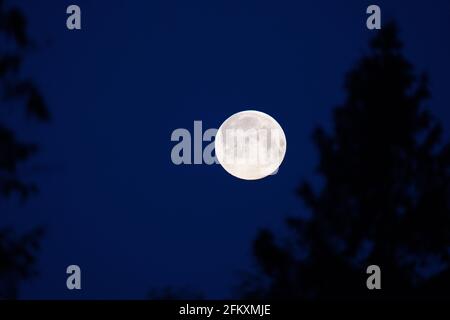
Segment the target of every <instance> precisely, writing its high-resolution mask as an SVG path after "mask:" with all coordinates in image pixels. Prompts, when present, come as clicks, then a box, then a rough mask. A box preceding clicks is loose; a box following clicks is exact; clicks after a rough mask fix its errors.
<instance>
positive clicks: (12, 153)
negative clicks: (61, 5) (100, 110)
mask: <svg viewBox="0 0 450 320" xmlns="http://www.w3.org/2000/svg"><path fill="white" fill-rule="evenodd" d="M0 41H1V42H2V49H1V51H0V111H1V116H2V119H0V201H1V200H2V199H6V198H8V197H10V196H11V195H13V194H18V195H19V196H20V197H21V198H22V199H23V200H26V199H27V198H28V197H29V196H30V195H31V194H32V193H34V192H36V191H37V187H36V185H34V184H33V183H30V182H28V181H26V178H25V177H24V176H23V175H22V174H21V170H19V168H20V167H21V166H23V164H24V163H27V162H28V161H29V160H30V159H31V158H32V157H33V156H34V155H35V154H36V152H37V151H38V147H37V145H36V144H34V143H28V142H22V141H20V140H19V139H18V138H17V132H16V131H14V130H13V129H12V128H11V127H10V126H8V124H7V121H5V120H6V117H7V116H8V114H10V113H19V112H20V111H21V110H17V108H18V107H20V106H22V107H23V108H24V109H25V110H24V111H25V114H26V115H27V116H29V117H30V118H33V119H35V120H37V121H39V122H45V121H47V120H49V113H48V110H47V107H46V105H45V103H44V99H43V98H42V96H41V94H40V92H39V90H38V88H37V87H36V85H35V84H34V82H33V81H32V80H30V79H24V78H22V76H21V74H20V68H21V65H22V60H23V57H24V55H25V54H27V53H28V52H29V51H30V49H31V48H32V47H33V44H32V42H31V41H30V39H29V37H28V35H27V31H26V20H25V17H24V16H23V15H22V13H21V12H20V11H19V10H18V9H16V8H13V7H9V6H7V5H6V4H5V2H4V1H3V0H0ZM0 217H1V212H0ZM42 232H43V230H42V229H41V228H35V229H34V230H32V231H31V232H28V233H26V234H23V235H20V236H18V235H17V234H16V233H15V232H14V230H13V229H12V228H10V227H5V226H3V225H0V299H14V298H16V297H17V294H18V285H19V283H20V281H22V280H24V279H27V278H29V277H31V276H33V274H34V268H33V267H34V262H35V259H36V257H35V253H36V249H37V248H38V246H39V242H40V241H39V240H40V238H41V236H42Z"/></svg>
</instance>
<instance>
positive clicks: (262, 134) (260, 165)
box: [214, 110, 286, 180]
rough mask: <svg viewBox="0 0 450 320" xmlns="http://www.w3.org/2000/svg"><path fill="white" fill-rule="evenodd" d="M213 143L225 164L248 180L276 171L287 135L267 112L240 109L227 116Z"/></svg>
mask: <svg viewBox="0 0 450 320" xmlns="http://www.w3.org/2000/svg"><path fill="white" fill-rule="evenodd" d="M214 143H215V151H216V157H217V160H218V161H219V163H220V164H221V165H222V167H223V168H224V169H225V170H226V171H227V172H228V173H230V174H231V175H233V176H235V177H237V178H240V179H245V180H257V179H262V178H264V177H267V176H269V175H271V174H273V173H275V172H276V171H277V170H278V167H279V166H280V165H281V163H282V162H283V159H284V155H285V153H286V136H285V135H284V131H283V129H282V128H281V126H280V125H279V124H278V122H277V121H276V120H275V119H274V118H272V117H271V116H269V115H268V114H265V113H263V112H260V111H254V110H247V111H241V112H238V113H235V114H233V115H232V116H231V117H229V118H228V119H226V120H225V121H224V122H223V123H222V125H221V126H220V128H219V130H218V131H217V134H216V138H215V142H214Z"/></svg>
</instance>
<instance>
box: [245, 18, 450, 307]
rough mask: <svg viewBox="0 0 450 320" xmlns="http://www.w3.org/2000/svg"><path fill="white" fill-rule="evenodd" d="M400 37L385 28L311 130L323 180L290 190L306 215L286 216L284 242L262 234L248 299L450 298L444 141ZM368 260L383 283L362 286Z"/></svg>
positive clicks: (449, 197)
mask: <svg viewBox="0 0 450 320" xmlns="http://www.w3.org/2000/svg"><path fill="white" fill-rule="evenodd" d="M397 34H398V32H397V28H396V26H395V24H393V23H391V24H389V25H386V26H384V27H383V29H382V30H380V31H378V33H377V35H376V36H375V37H374V38H373V39H372V40H371V43H370V54H368V55H367V56H364V57H363V58H362V59H361V60H360V61H359V62H358V63H357V65H356V66H355V68H354V69H353V70H352V71H351V72H350V73H348V75H347V77H346V81H345V90H346V99H345V102H344V103H343V104H342V105H340V106H338V107H337V108H336V109H335V110H334V115H333V116H334V117H333V120H334V129H333V131H332V133H327V132H326V131H325V130H323V129H322V128H318V129H316V130H315V132H314V134H313V139H314V142H315V145H316V146H317V148H318V151H319V159H320V160H319V164H318V168H317V170H318V173H319V174H320V175H321V176H322V177H323V186H322V187H321V188H320V190H318V191H317V190H314V188H313V186H312V185H311V184H310V183H308V182H304V183H302V184H301V185H300V186H299V188H298V190H297V193H298V195H299V197H300V198H301V199H302V200H303V201H304V203H305V204H306V206H307V207H308V208H309V209H310V210H311V213H312V215H311V217H309V218H295V217H294V218H290V219H288V220H287V224H288V226H289V227H290V229H291V230H292V231H293V235H294V236H293V238H294V240H292V239H288V240H289V241H290V242H291V244H290V245H284V244H280V243H279V241H278V240H277V239H276V237H275V236H274V235H273V233H272V232H270V231H268V230H262V231H261V232H260V233H259V235H258V237H257V238H256V239H255V241H254V243H253V252H254V256H255V260H256V262H257V266H258V268H259V269H260V271H261V272H260V273H258V274H259V276H258V278H257V280H254V279H253V280H252V279H250V278H248V279H247V280H246V281H245V282H246V283H245V284H244V285H243V288H242V290H244V292H245V294H244V295H245V296H247V297H253V298H279V299H302V298H333V299H334V298H363V299H371V298H427V297H430V298H432V297H440V298H443V297H450V281H449V279H450V277H449V274H450V269H449V268H450V266H449V253H450V250H449V248H450V144H448V143H446V144H444V143H442V141H441V133H442V128H441V125H440V124H439V123H438V121H437V120H436V119H434V118H433V117H432V116H431V114H430V112H429V110H428V109H427V106H426V105H425V103H426V101H427V99H428V98H429V90H428V85H427V77H426V76H425V75H421V76H416V75H415V74H414V71H413V67H412V65H411V64H410V63H409V62H408V61H407V60H406V59H405V58H404V56H403V55H402V50H401V49H402V44H401V42H400V40H399V39H398V35H397ZM292 243H293V245H292ZM371 264H375V265H378V266H379V267H380V268H381V287H382V289H381V290H368V289H367V287H366V279H367V277H368V275H367V274H366V268H367V267H368V266H369V265H371ZM263 284H264V285H263Z"/></svg>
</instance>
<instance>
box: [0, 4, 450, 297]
mask: <svg viewBox="0 0 450 320" xmlns="http://www.w3.org/2000/svg"><path fill="white" fill-rule="evenodd" d="M20 3H21V4H20V5H21V8H22V9H23V10H24V13H25V15H26V16H27V17H28V20H29V21H28V22H29V31H30V33H31V35H32V37H33V38H34V39H35V41H36V42H37V43H38V49H37V50H36V51H35V52H33V53H32V54H31V55H30V56H29V57H28V59H27V60H26V63H25V65H24V68H23V73H24V74H26V75H29V76H31V77H32V78H33V79H35V81H36V82H37V84H38V85H39V86H40V88H41V91H42V93H43V95H44V97H45V98H46V101H47V103H48V107H49V109H50V111H51V113H52V122H51V123H50V124H49V125H39V126H38V125H30V124H29V123H25V124H22V125H23V128H21V129H20V130H21V132H22V134H23V135H24V136H25V137H32V138H33V139H34V140H35V141H37V142H39V143H40V145H41V148H42V151H41V153H40V155H39V157H37V158H36V159H34V163H35V164H37V165H38V166H39V167H41V168H42V169H41V170H38V171H37V172H33V174H32V175H31V176H30V178H31V179H33V180H35V181H37V182H38V184H39V187H40V193H39V194H38V195H37V196H35V197H33V198H31V199H30V201H28V202H27V203H26V204H24V205H17V203H16V201H15V200H14V199H12V200H10V201H9V202H8V203H6V204H2V207H4V208H6V209H7V210H5V212H6V214H5V215H4V219H5V222H4V223H5V224H9V225H13V226H15V228H16V229H17V230H19V231H26V230H29V229H30V228H32V227H33V226H36V225H43V226H44V227H45V228H46V230H47V234H46V236H45V238H44V240H43V244H42V250H41V252H40V254H39V262H38V270H39V275H38V277H36V278H35V279H34V280H33V281H31V282H27V283H25V284H24V286H23V287H22V291H21V297H22V298H33V299H34V298H38V299H39V298H63V299H69V298H83V299H84V298H89V299H90V298H97V299H102V298H104V299H109V298H113V299H121V298H125V299H129V298H130V299H141V298H146V297H147V295H148V293H149V291H150V290H151V289H158V288H164V287H167V286H172V287H175V288H177V287H190V288H192V289H194V290H197V291H201V292H203V294H204V295H205V296H206V297H208V298H227V297H233V295H232V293H231V291H230V289H232V287H233V285H235V284H237V282H238V280H239V273H240V272H241V271H245V270H251V269H252V268H253V264H252V258H251V244H252V240H253V239H254V237H255V235H256V233H257V231H258V230H259V229H260V228H262V227H270V228H272V229H274V230H276V231H278V232H283V228H284V227H283V220H284V218H285V217H286V216H289V215H298V214H305V213H306V212H307V211H306V209H304V207H303V205H302V203H301V201H300V199H297V198H296V197H295V194H294V189H295V187H296V186H297V184H298V183H299V182H300V181H301V180H302V179H303V178H313V179H315V180H317V179H316V178H314V168H315V165H316V160H317V154H316V152H315V148H314V146H313V144H312V141H311V133H312V130H313V129H314V127H316V126H317V125H323V126H324V127H326V128H329V127H330V125H331V122H330V120H331V112H332V109H333V108H334V107H335V106H337V105H338V104H339V103H341V102H342V101H343V99H344V94H345V92H344V91H343V89H342V88H343V81H344V76H345V73H346V72H347V71H348V70H349V69H350V68H352V67H353V66H354V64H355V62H356V61H357V60H358V58H360V57H361V56H362V55H363V54H364V53H367V52H368V49H367V44H368V40H369V39H370V37H371V36H373V34H374V33H375V32H376V31H370V30H367V28H366V26H365V24H366V18H367V14H366V13H365V12H366V8H367V6H368V5H370V4H377V5H379V6H380V7H381V10H382V22H383V23H385V22H386V21H388V20H389V19H395V21H396V22H397V23H398V26H399V27H400V31H401V33H400V37H401V39H402V40H403V42H404V44H405V50H404V53H405V55H406V57H407V58H408V59H409V60H410V61H411V62H412V63H413V65H414V67H415V68H416V69H415V70H416V71H419V72H420V71H426V72H428V73H429V76H430V87H431V93H432V99H431V100H430V101H429V102H430V107H431V109H432V112H433V113H434V114H435V115H436V117H437V118H438V119H440V120H441V122H442V123H443V125H444V127H445V128H446V131H445V136H446V137H447V138H448V137H449V136H450V135H449V128H450V105H449V102H450V90H449V74H450V62H449V57H450V41H449V32H450V1H444V0H436V1H432V2H430V1H424V0H423V1H406V0H405V1H376V2H373V1H356V0H355V1H345V4H344V2H342V1H332V0H328V1H325V0H314V1H313V0H310V1H261V0H259V1H218V0H216V1H210V0H209V1H196V0H193V1H166V0H164V1H163V0H161V1H157V0H152V1H137V0H135V1H118V0H116V1H93V0H92V1H81V0H77V1H50V0H45V1H44V0H42V1H32V0H27V1H20ZM70 4H78V5H79V6H80V7H81V10H82V30H81V31H69V30H67V28H66V25H65V24H66V17H67V15H66V13H65V12H66V8H67V6H68V5H70ZM246 109H256V110H260V111H263V112H266V113H268V114H270V115H271V116H273V117H274V118H275V119H276V120H277V121H278V122H279V123H280V124H281V126H282V127H283V128H284V131H285V134H286V137H287V153H286V157H285V160H284V162H283V164H282V166H281V168H280V170H279V172H278V174H277V175H274V176H271V177H268V178H265V179H262V180H259V181H243V180H238V179H236V178H234V177H232V176H231V175H229V174H228V173H226V172H225V171H224V170H223V169H222V168H221V166H219V165H210V166H208V165H205V164H203V165H184V166H183V165H182V166H176V165H174V164H172V162H171V159H170V152H171V149H172V147H173V146H174V145H175V143H174V142H172V141H170V136H171V133H172V131H173V130H175V129H176V128H187V129H188V130H189V131H191V133H193V124H194V120H202V121H203V128H204V130H206V129H208V128H218V127H219V126H220V124H221V123H222V122H223V121H224V120H225V119H226V118H227V117H228V116H230V115H231V114H233V113H235V112H238V111H241V110H246ZM380 130H382V127H380ZM205 145H206V144H205ZM70 264H77V265H79V266H80V267H81V269H82V288H83V289H82V290H81V291H76V290H74V291H69V290H67V288H66V277H67V275H66V273H65V271H66V267H67V266H68V265H70ZM330 272H331V271H330Z"/></svg>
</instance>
